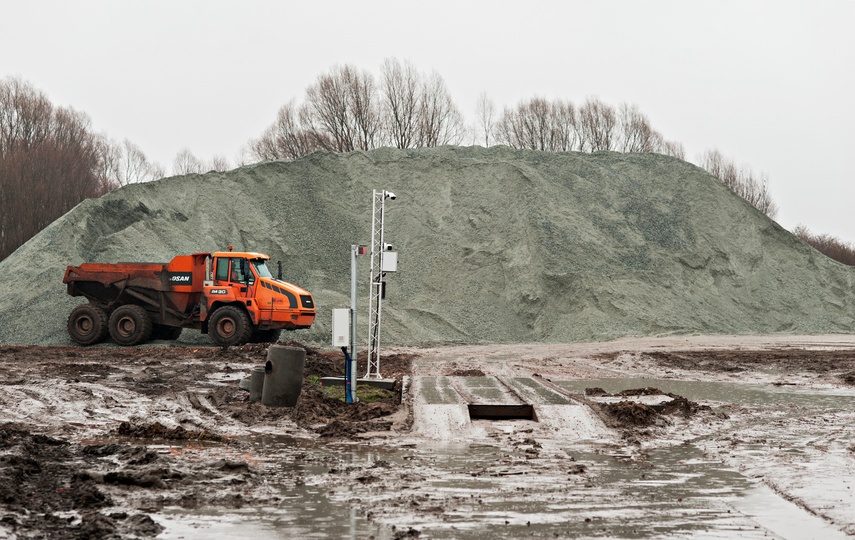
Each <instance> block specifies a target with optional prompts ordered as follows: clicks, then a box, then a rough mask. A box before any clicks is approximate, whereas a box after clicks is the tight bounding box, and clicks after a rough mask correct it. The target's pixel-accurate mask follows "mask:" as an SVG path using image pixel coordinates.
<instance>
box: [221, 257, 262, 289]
mask: <svg viewBox="0 0 855 540" xmlns="http://www.w3.org/2000/svg"><path fill="white" fill-rule="evenodd" d="M251 267H252V265H251V264H249V263H248V262H247V261H246V259H243V258H240V257H220V258H218V259H217V267H216V269H215V272H214V281H215V284H216V286H217V287H231V288H232V294H233V295H234V297H235V298H252V291H251V287H252V286H253V285H254V284H255V276H254V275H253V273H252V269H251Z"/></svg>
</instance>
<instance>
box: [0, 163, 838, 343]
mask: <svg viewBox="0 0 855 540" xmlns="http://www.w3.org/2000/svg"><path fill="white" fill-rule="evenodd" d="M372 189H378V190H382V189H388V190H391V191H394V192H395V193H396V194H397V196H398V198H397V200H395V201H387V204H386V236H387V238H386V240H387V241H389V242H392V243H393V244H394V245H395V249H396V250H397V251H398V252H399V264H398V270H399V271H398V273H396V274H390V275H388V276H387V284H388V285H387V298H386V301H384V304H383V332H382V333H383V336H382V342H383V344H387V345H392V344H396V345H425V344H439V343H480V342H570V341H591V340H606V339H611V338H617V337H621V336H630V335H632V336H639V335H660V334H682V333H686V334H694V333H700V334H714V333H737V334H755V333H773V332H793V333H838V332H851V331H853V329H855V287H853V285H855V270H853V269H851V268H849V267H846V266H843V265H841V264H838V263H836V262H834V261H832V260H830V259H827V258H826V257H824V256H823V255H821V254H819V253H818V252H816V251H814V250H813V249H811V248H809V247H808V246H806V245H805V244H803V243H802V242H800V241H799V240H798V239H796V238H795V237H793V236H792V235H791V234H790V233H789V232H787V231H786V230H784V229H782V228H781V227H780V226H778V225H777V224H776V223H775V222H773V221H771V220H769V219H768V218H766V217H765V216H764V215H762V214H761V213H759V212H758V211H756V210H755V209H754V208H753V207H751V206H750V205H748V204H747V203H745V202H744V201H743V200H742V199H740V198H738V197H737V196H735V195H734V194H732V193H731V192H730V191H729V190H728V189H727V188H725V187H724V186H723V185H721V184H720V183H719V182H717V181H716V180H715V179H714V178H712V177H711V176H709V175H708V174H707V173H706V172H704V171H703V170H701V169H699V168H697V167H695V166H693V165H691V164H689V163H685V162H683V161H680V160H677V159H673V158H669V157H665V156H660V155H654V154H618V153H603V154H593V155H592V154H580V153H543V152H533V151H516V150H510V149H508V148H498V147H496V148H489V149H483V148H456V147H447V148H438V149H423V150H391V149H382V150H375V151H372V152H367V153H362V152H354V153H350V154H344V155H337V154H323V153H317V154H313V155H311V156H308V157H306V158H304V159H301V160H299V161H296V162H270V163H263V164H258V165H253V166H248V167H244V168H241V169H237V170H234V171H231V172H228V173H213V172H212V173H209V174H205V175H189V176H183V177H176V178H168V179H164V180H160V181H157V182H151V183H147V184H139V185H132V186H129V187H126V188H123V189H120V190H118V191H116V192H113V193H111V194H109V195H107V196H105V197H102V198H101V199H98V200H90V201H86V202H84V203H82V204H81V205H79V206H78V207H76V208H74V209H73V210H72V211H70V212H69V213H68V214H66V215H65V216H63V217H61V218H60V219H58V220H57V221H56V222H54V223H53V224H52V225H51V226H49V227H48V228H47V229H45V230H44V231H42V232H41V233H40V234H39V235H37V236H36V237H35V238H33V239H32V240H30V241H29V242H28V243H27V244H25V245H24V246H22V247H21V248H20V249H18V250H17V251H16V252H15V253H14V254H12V255H11V256H10V257H8V258H7V259H6V260H4V261H2V262H0V275H2V276H4V277H3V280H2V283H0V299H2V300H0V343H30V344H70V343H71V342H70V340H69V339H68V337H67V335H66V330H65V321H66V317H67V315H68V313H69V311H70V310H71V309H72V308H73V307H74V306H75V305H76V304H78V303H81V301H82V299H80V298H76V299H75V298H71V297H69V296H68V295H66V293H65V287H64V285H63V284H62V275H63V272H64V270H65V267H66V265H69V264H79V263H81V262H84V261H89V262H118V261H163V262H166V261H168V260H170V259H171V258H172V257H173V256H174V255H176V254H184V253H192V252H197V251H214V250H223V249H225V248H226V247H227V246H228V245H229V244H233V245H234V246H235V249H236V250H246V251H261V252H264V253H268V254H269V255H270V256H271V257H272V259H273V261H274V262H273V264H272V265H271V266H272V267H273V268H274V272H275V261H277V260H281V261H282V262H283V266H284V269H285V271H284V274H285V275H284V278H285V279H286V280H288V281H292V282H294V283H296V284H298V285H300V286H302V287H304V288H306V289H308V290H310V291H311V292H312V293H313V294H314V295H315V301H316V303H317V305H318V319H317V322H316V324H315V326H314V327H313V328H312V329H310V330H301V331H296V332H292V333H285V334H283V339H286V340H287V339H292V338H293V339H297V340H300V341H303V342H306V343H318V344H324V343H329V341H330V338H329V335H330V318H331V310H332V309H333V308H337V307H349V305H350V252H349V249H350V245H351V244H357V243H359V244H368V243H369V241H370V237H371V233H370V226H371V199H372ZM368 263H369V261H368V257H362V258H361V259H360V276H359V281H360V283H359V286H360V291H359V295H360V310H359V317H360V321H359V331H360V333H362V334H365V335H367V324H368V321H367V298H368ZM198 336H199V334H198V332H191V331H189V330H188V331H185V332H184V335H183V336H182V340H184V341H188V340H194V339H195V340H198V339H199V337H198ZM203 339H204V340H205V341H206V342H207V338H203ZM360 339H361V340H362V341H364V339H365V336H364V335H363V336H361V337H360Z"/></svg>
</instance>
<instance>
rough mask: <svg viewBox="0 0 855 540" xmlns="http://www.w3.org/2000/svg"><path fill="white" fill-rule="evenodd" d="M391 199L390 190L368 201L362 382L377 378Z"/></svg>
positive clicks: (392, 197)
mask: <svg viewBox="0 0 855 540" xmlns="http://www.w3.org/2000/svg"><path fill="white" fill-rule="evenodd" d="M387 198H391V199H394V198H395V194H394V193H392V192H390V191H386V190H383V191H377V190H376V189H375V190H374V192H373V198H372V201H371V216H372V223H371V270H370V273H369V276H370V280H371V281H370V284H369V291H368V371H367V373H366V374H365V378H366V379H370V378H372V377H373V378H376V379H380V378H381V376H380V320H381V315H382V312H383V268H382V257H383V251H384V248H385V247H386V242H385V238H384V234H383V222H384V220H385V218H386V199H387Z"/></svg>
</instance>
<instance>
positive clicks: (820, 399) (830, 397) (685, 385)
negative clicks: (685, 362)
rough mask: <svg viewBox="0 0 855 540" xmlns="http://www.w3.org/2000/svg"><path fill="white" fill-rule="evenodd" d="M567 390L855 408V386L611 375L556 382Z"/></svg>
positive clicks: (714, 400)
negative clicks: (648, 390) (652, 391)
mask: <svg viewBox="0 0 855 540" xmlns="http://www.w3.org/2000/svg"><path fill="white" fill-rule="evenodd" d="M556 384H557V385H558V386H560V387H562V388H564V389H565V390H567V391H569V392H572V393H575V394H584V393H585V390H586V389H587V388H602V389H604V390H605V391H606V392H609V393H613V394H616V393H618V392H620V391H622V390H625V389H627V388H658V389H660V390H662V391H663V392H668V393H672V394H677V395H680V396H683V397H685V398H686V399H689V400H691V401H699V402H700V401H703V402H714V403H726V404H739V405H744V406H752V407H765V406H776V405H787V406H798V407H805V408H810V409H841V410H842V409H847V408H848V409H852V408H855V388H839V387H837V388H801V387H798V386H796V385H792V384H784V383H778V384H762V385H760V384H746V383H738V382H713V381H678V380H671V379H651V378H609V379H589V380H581V381H580V380H575V381H556Z"/></svg>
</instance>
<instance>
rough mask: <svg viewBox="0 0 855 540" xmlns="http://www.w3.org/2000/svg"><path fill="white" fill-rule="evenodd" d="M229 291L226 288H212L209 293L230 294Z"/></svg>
mask: <svg viewBox="0 0 855 540" xmlns="http://www.w3.org/2000/svg"><path fill="white" fill-rule="evenodd" d="M228 292H229V291H228V290H226V289H211V292H210V293H209V294H228Z"/></svg>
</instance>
